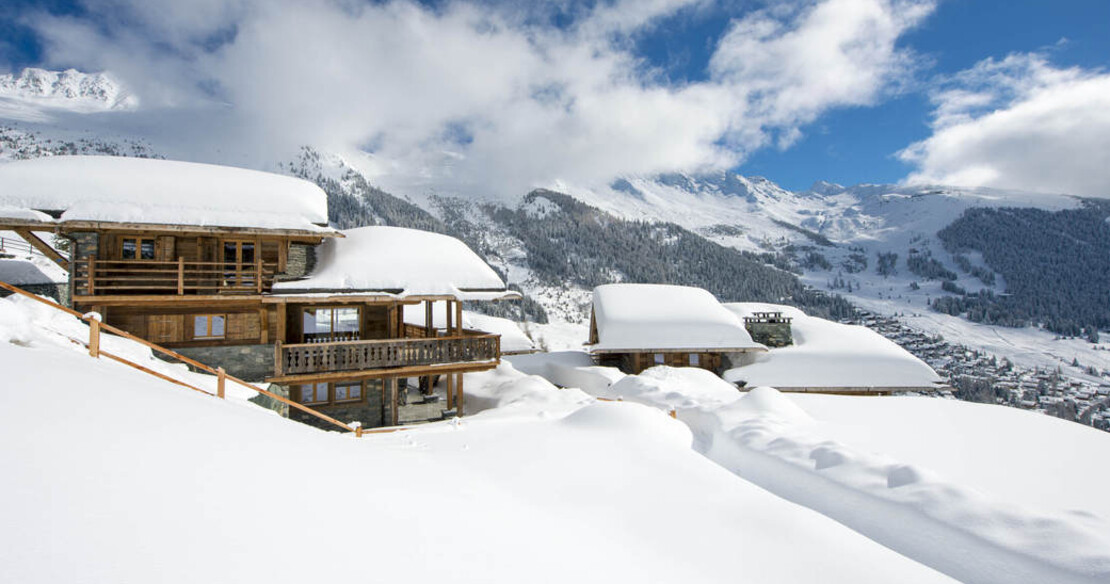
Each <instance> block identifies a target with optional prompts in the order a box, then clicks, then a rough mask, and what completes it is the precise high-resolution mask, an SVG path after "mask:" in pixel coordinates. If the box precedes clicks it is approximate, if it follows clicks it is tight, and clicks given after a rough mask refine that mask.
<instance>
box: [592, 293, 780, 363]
mask: <svg viewBox="0 0 1110 584" xmlns="http://www.w3.org/2000/svg"><path fill="white" fill-rule="evenodd" d="M593 310H594V322H595V324H596V326H597V339H598V342H597V343H596V344H595V345H593V347H592V348H591V351H592V352H595V353H597V352H636V351H668V350H679V351H693V350H706V351H751V350H766V347H764V346H763V345H761V344H759V343H756V342H755V341H752V337H751V335H749V334H748V331H747V330H746V329H745V328H744V324H743V323H742V322H741V321H740V318H739V317H737V316H736V315H735V314H733V313H732V312H731V311H729V310H728V309H726V308H725V307H724V306H721V303H720V302H717V299H716V298H715V297H714V296H713V295H712V294H710V293H709V292H707V291H705V290H702V289H701V288H692V287H688V286H671V285H664V284H606V285H604V286H598V287H597V288H594V293H593Z"/></svg>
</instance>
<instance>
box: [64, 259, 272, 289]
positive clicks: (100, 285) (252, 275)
mask: <svg viewBox="0 0 1110 584" xmlns="http://www.w3.org/2000/svg"><path fill="white" fill-rule="evenodd" d="M276 268H277V266H276V265H275V264H272V263H270V264H267V263H263V262H262V261H256V262H254V263H252V264H232V263H225V262H195V261H186V260H184V259H178V260H175V261H151V260H98V259H94V258H87V259H82V260H77V261H76V262H74V272H73V287H74V292H75V295H78V294H85V295H88V296H94V295H97V294H136V293H144V294H172V295H179V296H180V295H185V294H228V293H231V294H250V293H255V294H261V293H262V292H264V291H267V290H269V289H270V287H271V286H272V285H273V283H274V274H275V273H276V271H277V269H276Z"/></svg>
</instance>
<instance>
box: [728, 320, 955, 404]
mask: <svg viewBox="0 0 1110 584" xmlns="http://www.w3.org/2000/svg"><path fill="white" fill-rule="evenodd" d="M725 306H726V307H727V309H729V310H731V311H733V312H734V313H735V314H737V315H738V316H740V317H744V316H752V315H753V314H754V313H756V312H781V313H783V316H787V317H791V318H792V319H793V322H792V323H791V329H790V330H791V334H792V335H793V338H794V344H793V345H791V346H787V347H780V348H773V349H771V350H770V351H768V352H767V353H764V354H762V355H758V356H756V357H755V362H754V363H751V364H748V365H744V366H742V367H737V368H735V369H730V370H728V371H726V372H725V373H724V378H725V379H726V380H728V381H732V382H741V381H743V382H746V383H747V386H748V387H755V386H763V385H767V386H771V387H776V388H783V389H801V388H814V389H818V388H899V387H904V388H911V387H912V388H929V387H934V385H935V384H936V383H937V382H939V381H941V378H940V376H939V375H937V374H936V372H935V371H933V369H932V368H931V367H929V365H927V364H926V363H925V362H924V361H922V360H920V359H918V358H917V357H914V356H913V355H912V354H910V353H909V351H906V350H905V349H903V348H902V347H899V346H898V345H897V344H896V343H894V342H893V341H891V340H889V339H887V338H885V337H883V336H882V335H880V334H878V333H876V332H875V331H873V330H871V329H869V328H866V327H862V326H854V325H847V324H840V323H836V322H832V321H828V320H825V319H823V318H817V317H814V316H809V315H807V314H805V313H804V312H802V311H801V310H798V309H797V308H794V307H791V306H780V305H777V304H762V303H755V302H739V303H735V304H726V305H725Z"/></svg>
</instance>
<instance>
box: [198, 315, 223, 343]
mask: <svg viewBox="0 0 1110 584" xmlns="http://www.w3.org/2000/svg"><path fill="white" fill-rule="evenodd" d="M191 316H192V317H193V328H192V331H193V339H195V340H198V341H219V340H224V339H226V338H227V314H226V313H225V314H217V313H205V314H193V315H191ZM217 317H218V318H222V319H224V334H222V335H220V336H215V335H213V334H212V322H213V320H214V319H216V318H217ZM198 318H205V319H207V324H208V330H207V334H206V335H204V336H200V337H198V336H197V335H196V332H197V319H198Z"/></svg>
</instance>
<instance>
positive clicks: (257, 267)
mask: <svg viewBox="0 0 1110 584" xmlns="http://www.w3.org/2000/svg"><path fill="white" fill-rule="evenodd" d="M254 249H255V250H256V252H257V253H259V255H260V256H261V249H262V247H261V246H258V247H255V248H254ZM254 281H255V286H256V291H257V292H258V293H259V294H261V293H262V258H261V257H257V258H255V260H254Z"/></svg>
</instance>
